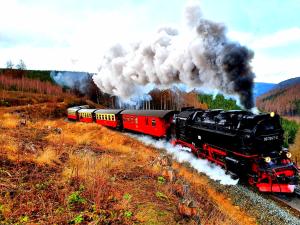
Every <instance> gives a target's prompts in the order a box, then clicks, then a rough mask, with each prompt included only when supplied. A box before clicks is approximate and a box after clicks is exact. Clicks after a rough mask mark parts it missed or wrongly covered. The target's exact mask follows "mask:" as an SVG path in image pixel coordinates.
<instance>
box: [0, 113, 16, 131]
mask: <svg viewBox="0 0 300 225" xmlns="http://www.w3.org/2000/svg"><path fill="white" fill-rule="evenodd" d="M17 124H18V119H17V118H16V117H15V116H12V115H11V114H10V113H4V114H2V115H0V127H3V128H8V129H12V128H16V127H17Z"/></svg>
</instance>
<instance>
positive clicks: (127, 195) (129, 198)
mask: <svg viewBox="0 0 300 225" xmlns="http://www.w3.org/2000/svg"><path fill="white" fill-rule="evenodd" d="M131 198H132V195H131V194H129V193H126V194H124V195H123V199H125V200H127V201H129V202H130V201H131Z"/></svg>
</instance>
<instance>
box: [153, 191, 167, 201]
mask: <svg viewBox="0 0 300 225" xmlns="http://www.w3.org/2000/svg"><path fill="white" fill-rule="evenodd" d="M155 195H156V197H157V198H159V199H160V200H168V196H166V195H165V194H164V193H162V192H160V191H157V192H156V194H155Z"/></svg>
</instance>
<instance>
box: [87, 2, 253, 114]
mask: <svg viewBox="0 0 300 225" xmlns="http://www.w3.org/2000/svg"><path fill="white" fill-rule="evenodd" d="M185 17H186V20H187V21H186V22H187V25H188V28H189V31H188V35H187V34H186V33H182V34H180V33H179V31H178V30H177V29H174V28H170V27H165V28H161V29H159V30H158V31H157V33H155V34H154V35H153V37H152V38H150V39H149V40H148V41H142V42H140V43H137V44H136V45H134V46H131V48H129V49H127V48H125V47H124V46H122V45H120V44H118V45H116V46H114V47H112V48H111V49H110V50H109V51H108V53H107V54H106V55H105V56H104V58H103V62H102V64H101V66H100V69H99V72H98V74H96V75H94V76H93V79H94V82H95V83H96V84H97V86H98V87H99V88H100V89H101V90H102V91H104V92H106V93H109V94H111V95H115V96H119V97H120V98H122V99H128V98H130V97H133V96H140V95H142V94H147V93H148V92H147V91H149V88H148V89H147V91H146V89H145V88H144V86H145V85H148V86H149V85H151V84H155V85H156V86H159V87H162V88H170V87H171V86H172V85H174V84H178V83H182V84H185V85H187V86H188V87H196V88H202V87H203V88H209V89H211V90H212V89H216V90H218V91H219V92H221V93H224V94H228V95H238V96H239V98H240V102H241V104H242V105H243V106H244V108H246V109H250V108H252V107H253V106H254V103H253V97H252V87H253V79H254V74H253V72H252V71H251V67H250V61H251V60H252V58H253V56H254V54H253V52H252V51H251V50H249V49H247V48H246V47H244V46H241V45H240V44H238V43H234V42H231V41H230V40H228V39H227V37H226V29H225V26H224V25H223V24H219V23H216V22H213V21H210V20H206V19H204V18H203V16H202V13H201V10H200V8H199V6H198V5H190V6H187V7H186V9H185Z"/></svg>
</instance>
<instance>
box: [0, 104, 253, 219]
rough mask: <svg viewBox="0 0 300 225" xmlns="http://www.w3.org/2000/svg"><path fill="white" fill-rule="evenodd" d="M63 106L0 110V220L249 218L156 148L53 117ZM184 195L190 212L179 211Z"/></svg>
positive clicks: (199, 178)
mask: <svg viewBox="0 0 300 225" xmlns="http://www.w3.org/2000/svg"><path fill="white" fill-rule="evenodd" d="M66 106H67V105H66V104H65V103H47V104H38V105H33V106H20V107H10V108H1V109H0V111H1V112H0V146H1V148H0V157H1V160H0V168H1V169H0V179H1V183H0V192H1V195H0V221H1V224H13V223H18V224H35V223H41V224H45V223H49V224H54V223H61V224H67V223H71V224H72V223H73V224H80V223H81V224H86V223H88V222H89V223H92V224H97V223H100V224H103V223H119V224H133V223H142V224H178V223H181V224H182V223H184V224H196V221H197V217H200V218H201V223H202V224H254V223H255V219H252V218H250V217H249V216H248V215H247V213H246V212H244V211H243V210H242V209H240V208H238V207H236V206H234V205H233V204H232V203H231V200H230V199H227V198H226V197H225V196H223V195H221V194H219V193H217V192H216V191H214V189H213V188H212V187H210V185H209V183H208V179H207V178H206V177H205V176H201V175H199V174H198V173H196V172H195V171H192V170H190V169H188V168H186V167H184V166H182V165H180V164H177V163H175V162H172V163H171V164H167V165H165V164H163V163H161V153H160V152H159V151H158V150H156V149H154V148H151V147H147V146H145V145H143V144H141V143H140V142H138V141H136V140H134V139H132V138H130V137H128V136H125V135H124V134H121V133H119V132H117V131H113V130H109V129H107V128H104V127H101V126H99V125H96V124H84V123H69V122H66V121H64V119H59V117H61V116H62V115H63V113H64V110H65V109H66ZM57 109H60V110H57ZM49 118H52V119H51V120H49ZM170 170H171V171H175V172H174V174H175V177H176V179H173V181H172V182H170V179H171V178H170V177H169V176H168V175H167V174H168V171H170ZM166 171H167V173H166ZM183 187H189V188H188V190H186V189H185V191H183V189H184V188H183ZM183 200H185V202H183ZM186 201H190V202H193V204H194V206H189V207H191V208H192V209H194V210H195V211H196V216H194V217H192V218H190V217H187V218H184V217H183V216H182V215H180V213H179V210H178V208H179V207H180V206H182V204H183V205H184V204H186Z"/></svg>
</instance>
